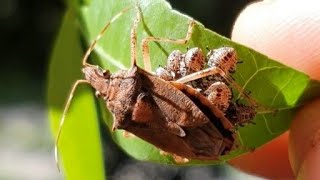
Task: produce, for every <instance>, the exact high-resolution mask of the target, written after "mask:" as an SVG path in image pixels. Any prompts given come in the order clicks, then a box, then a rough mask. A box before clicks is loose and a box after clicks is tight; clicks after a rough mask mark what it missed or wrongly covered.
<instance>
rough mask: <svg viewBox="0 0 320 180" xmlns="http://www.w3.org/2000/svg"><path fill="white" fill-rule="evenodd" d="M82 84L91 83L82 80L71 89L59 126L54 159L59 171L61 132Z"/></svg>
mask: <svg viewBox="0 0 320 180" xmlns="http://www.w3.org/2000/svg"><path fill="white" fill-rule="evenodd" d="M81 83H89V82H88V81H87V80H84V79H80V80H77V81H76V82H75V83H74V84H73V86H72V88H71V91H70V93H69V97H68V100H67V102H66V105H65V106H64V109H63V113H62V117H61V120H60V124H59V128H58V133H57V137H56V140H55V147H54V155H55V156H54V157H55V161H56V164H57V168H58V170H59V171H60V168H59V160H58V146H59V140H60V137H61V132H62V128H63V125H64V122H65V119H66V114H67V112H68V110H69V107H70V103H71V100H72V98H73V94H74V92H75V90H76V88H77V87H78V85H79V84H81Z"/></svg>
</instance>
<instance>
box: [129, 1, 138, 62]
mask: <svg viewBox="0 0 320 180" xmlns="http://www.w3.org/2000/svg"><path fill="white" fill-rule="evenodd" d="M135 8H136V11H137V14H136V18H135V20H134V22H133V25H132V28H131V34H130V36H131V42H130V47H131V67H133V66H136V65H137V28H138V25H139V22H140V19H141V11H140V7H139V4H138V2H137V1H136V3H135Z"/></svg>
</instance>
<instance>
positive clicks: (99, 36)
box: [54, 7, 131, 171]
mask: <svg viewBox="0 0 320 180" xmlns="http://www.w3.org/2000/svg"><path fill="white" fill-rule="evenodd" d="M129 9H131V7H126V8H124V9H123V10H121V11H120V12H119V13H118V14H116V15H115V16H113V18H112V19H111V20H110V21H109V22H107V23H106V25H105V26H104V27H103V28H102V30H101V31H100V32H99V34H98V36H97V37H96V39H95V40H93V42H92V43H91V45H90V46H89V48H88V49H87V51H86V53H85V55H84V57H83V59H82V65H83V66H85V67H86V66H93V67H96V66H94V65H92V64H89V63H87V60H88V57H89V56H90V54H91V52H92V51H93V49H94V47H95V45H96V44H97V42H98V40H99V39H100V38H101V37H102V35H103V34H104V32H105V31H106V30H107V29H108V27H109V26H110V24H111V23H113V22H114V21H115V20H116V19H118V18H119V17H120V16H121V15H123V14H124V13H125V12H127V11H128V10H129ZM81 83H89V82H88V81H87V80H85V79H79V80H77V81H76V82H75V83H74V84H73V86H72V88H71V91H70V93H69V97H68V100H67V102H66V105H65V106H64V109H63V114H62V117H61V119H60V124H59V128H58V132H57V136H56V139H55V147H54V154H55V162H56V165H57V169H58V170H59V171H60V167H59V156H58V149H59V140H60V137H61V132H62V129H63V125H64V123H65V117H66V114H67V112H68V110H69V107H70V104H71V100H72V98H73V94H74V92H75V90H76V88H77V87H78V85H79V84H81Z"/></svg>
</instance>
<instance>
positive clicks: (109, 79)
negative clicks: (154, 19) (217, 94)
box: [55, 5, 249, 163]
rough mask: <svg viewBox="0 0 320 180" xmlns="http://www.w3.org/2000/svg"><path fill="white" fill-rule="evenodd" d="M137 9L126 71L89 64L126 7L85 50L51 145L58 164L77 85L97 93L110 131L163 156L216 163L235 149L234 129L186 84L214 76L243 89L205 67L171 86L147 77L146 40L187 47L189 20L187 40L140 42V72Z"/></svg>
mask: <svg viewBox="0 0 320 180" xmlns="http://www.w3.org/2000/svg"><path fill="white" fill-rule="evenodd" d="M136 9H137V16H136V18H135V20H134V23H133V26H132V29H131V68H130V69H128V70H120V71H118V72H116V73H114V74H111V73H110V72H109V71H108V70H104V69H102V68H100V67H99V66H95V65H91V64H89V63H87V59H88V57H89V55H90V53H91V52H92V51H93V49H94V47H95V45H96V43H97V41H98V40H99V39H100V37H101V36H102V34H103V33H104V32H105V31H106V30H107V28H108V27H109V25H110V24H111V23H112V22H114V21H115V20H116V19H117V18H118V17H120V16H121V15H122V14H124V13H125V12H126V11H128V10H129V8H126V9H124V10H122V11H121V12H120V13H118V14H117V15H116V16H114V17H113V18H112V19H111V20H110V22H108V23H107V24H106V25H105V27H104V28H103V29H102V31H101V32H100V33H99V35H98V36H97V38H96V39H95V40H94V41H93V43H92V44H91V45H90V47H89V48H88V50H87V52H86V54H85V56H84V58H83V60H82V62H83V68H82V72H83V73H84V76H85V79H83V80H78V81H76V82H75V83H74V85H73V87H72V89H71V92H70V95H69V98H68V100H67V102H66V105H65V108H64V111H63V115H62V118H61V122H60V126H59V130H58V134H57V138H56V144H55V157H56V161H57V163H58V159H57V158H58V156H57V150H58V145H59V137H60V135H61V130H62V127H63V124H64V121H65V116H66V114H67V111H68V109H69V106H70V103H71V100H72V95H73V94H74V91H75V89H76V87H77V86H78V85H79V84H80V83H88V84H90V85H91V86H92V87H93V88H94V89H95V90H96V95H97V96H98V97H100V98H102V99H103V100H104V101H105V103H106V106H107V108H108V109H109V110H110V111H111V113H112V114H113V117H114V122H113V127H112V130H116V129H123V130H126V131H128V132H130V133H132V134H134V135H136V136H138V137H139V138H141V139H143V140H145V141H147V142H149V143H151V144H153V145H155V146H156V147H158V148H160V149H161V150H163V151H165V152H168V153H170V154H173V155H175V156H180V157H183V158H187V159H198V160H216V159H218V158H219V156H221V155H224V154H227V153H228V152H229V151H230V150H232V148H233V147H234V144H235V143H234V141H235V139H234V132H233V130H232V129H233V128H234V126H233V125H232V123H231V122H230V121H229V120H228V119H227V118H226V117H225V115H224V112H222V111H221V110H220V109H218V108H217V107H216V106H214V105H213V104H212V103H211V102H210V101H209V100H208V98H206V97H205V96H204V95H202V94H201V93H199V92H198V91H197V90H195V89H194V88H192V87H190V86H187V85H185V83H187V82H190V81H193V80H196V79H199V78H203V77H206V76H208V75H214V74H217V73H218V74H219V75H221V76H222V77H224V78H225V79H226V81H227V82H229V83H230V84H232V85H233V86H234V87H235V88H238V90H241V87H240V86H238V85H237V84H236V83H235V82H233V80H232V78H230V77H228V76H227V75H226V74H225V73H224V72H223V71H222V70H221V69H219V68H208V69H205V70H202V71H199V72H195V73H192V74H189V75H186V76H185V77H182V78H181V79H178V80H177V81H172V82H169V81H165V80H163V79H161V78H159V77H157V76H156V75H154V74H152V73H150V72H151V65H150V57H149V48H148V42H150V41H159V42H171V43H177V44H186V43H187V42H188V40H189V39H190V37H191V34H192V28H193V26H194V25H195V21H193V20H192V21H191V22H190V24H189V29H188V33H187V36H186V38H185V39H178V40H173V39H164V38H156V37H147V38H145V39H144V40H143V41H142V50H143V61H144V65H145V69H142V68H140V67H138V66H137V64H136V44H137V32H136V29H137V26H138V23H139V21H140V19H141V12H140V9H139V7H138V5H136ZM239 92H240V93H243V92H242V91H239ZM243 94H244V93H243ZM248 97H249V96H248Z"/></svg>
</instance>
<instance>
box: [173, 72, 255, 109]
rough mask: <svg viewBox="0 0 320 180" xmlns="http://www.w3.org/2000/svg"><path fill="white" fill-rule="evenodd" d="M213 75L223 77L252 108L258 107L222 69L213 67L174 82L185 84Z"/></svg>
mask: <svg viewBox="0 0 320 180" xmlns="http://www.w3.org/2000/svg"><path fill="white" fill-rule="evenodd" d="M215 74H216V75H220V76H221V77H223V78H224V79H225V80H226V81H227V83H229V84H230V85H231V86H232V87H233V88H235V89H236V90H237V91H238V92H239V93H240V94H241V95H242V96H243V97H245V98H246V99H247V100H248V102H249V103H250V104H251V105H252V106H254V107H258V104H257V102H256V101H255V100H254V99H253V98H251V96H249V95H248V93H246V92H245V91H244V90H243V88H242V87H241V86H240V85H239V84H238V83H237V82H235V81H234V80H233V79H232V78H231V77H230V76H228V75H227V74H226V73H225V72H224V71H223V70H222V69H220V68H218V67H215V66H214V67H210V68H207V69H204V70H201V71H198V72H195V73H192V74H189V75H187V76H184V77H182V78H180V79H178V80H176V82H180V83H187V82H190V81H194V80H197V79H200V78H203V77H206V76H210V75H215Z"/></svg>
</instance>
